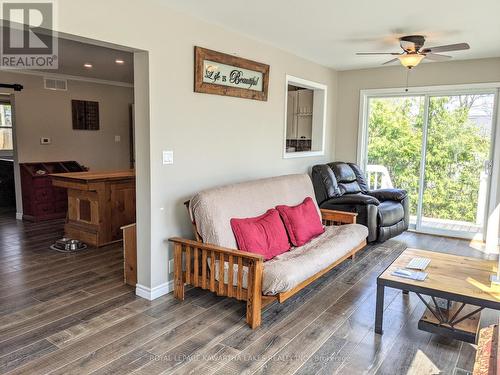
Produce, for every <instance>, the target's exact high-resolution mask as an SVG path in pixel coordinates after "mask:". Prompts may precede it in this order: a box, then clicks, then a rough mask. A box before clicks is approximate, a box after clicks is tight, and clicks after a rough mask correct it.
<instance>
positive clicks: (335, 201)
mask: <svg viewBox="0 0 500 375" xmlns="http://www.w3.org/2000/svg"><path fill="white" fill-rule="evenodd" d="M327 202H328V205H346V204H352V205H368V204H373V205H375V206H378V205H379V204H380V202H379V200H378V199H377V198H375V197H372V196H370V195H365V194H344V195H341V196H340V197H334V198H331V199H329V200H327V201H326V202H324V203H327Z"/></svg>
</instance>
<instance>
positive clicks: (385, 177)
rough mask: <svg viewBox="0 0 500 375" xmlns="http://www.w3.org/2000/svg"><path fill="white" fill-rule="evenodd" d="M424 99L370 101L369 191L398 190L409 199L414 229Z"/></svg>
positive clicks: (418, 97)
mask: <svg viewBox="0 0 500 375" xmlns="http://www.w3.org/2000/svg"><path fill="white" fill-rule="evenodd" d="M424 103H425V97H424V96H396V97H378V98H369V101H368V144H367V146H368V147H367V166H366V175H367V180H368V183H369V186H370V189H380V188H391V187H397V188H400V189H405V190H407V191H408V193H409V196H410V224H412V226H413V227H414V226H415V223H416V216H417V207H418V197H419V175H420V163H421V162H420V161H421V156H422V142H423V139H422V137H423V125H424Z"/></svg>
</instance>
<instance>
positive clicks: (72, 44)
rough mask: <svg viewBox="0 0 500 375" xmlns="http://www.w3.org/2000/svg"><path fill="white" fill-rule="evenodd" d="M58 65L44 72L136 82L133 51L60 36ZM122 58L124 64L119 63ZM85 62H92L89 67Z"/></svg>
mask: <svg viewBox="0 0 500 375" xmlns="http://www.w3.org/2000/svg"><path fill="white" fill-rule="evenodd" d="M58 42H59V43H58V47H59V50H58V57H59V61H58V66H59V68H58V69H57V70H56V71H48V70H45V71H44V72H48V73H58V74H67V75H74V76H82V77H87V78H97V79H103V80H108V81H116V82H126V83H133V82H134V65H133V64H134V58H133V54H132V53H131V52H125V51H120V50H117V49H113V48H107V47H101V46H97V45H93V44H88V43H82V42H77V41H73V40H69V39H63V38H58ZM116 59H121V60H123V61H124V64H121V65H119V64H117V63H116V62H115V60H116ZM85 63H90V64H92V68H91V69H88V68H85V67H84V66H83V64H85Z"/></svg>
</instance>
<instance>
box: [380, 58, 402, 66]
mask: <svg viewBox="0 0 500 375" xmlns="http://www.w3.org/2000/svg"><path fill="white" fill-rule="evenodd" d="M396 61H399V59H398V58H397V57H396V58H395V59H392V60H389V61H386V62H385V63H383V64H382V65H387V64H392V63H393V62H396Z"/></svg>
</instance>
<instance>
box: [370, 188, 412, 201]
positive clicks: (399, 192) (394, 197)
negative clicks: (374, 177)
mask: <svg viewBox="0 0 500 375" xmlns="http://www.w3.org/2000/svg"><path fill="white" fill-rule="evenodd" d="M367 194H369V195H371V196H372V197H375V198H377V199H378V200H379V201H381V202H384V201H396V202H401V201H402V200H403V199H405V198H406V197H407V196H408V192H407V191H406V190H403V189H378V190H372V191H369V192H368V193H367Z"/></svg>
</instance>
